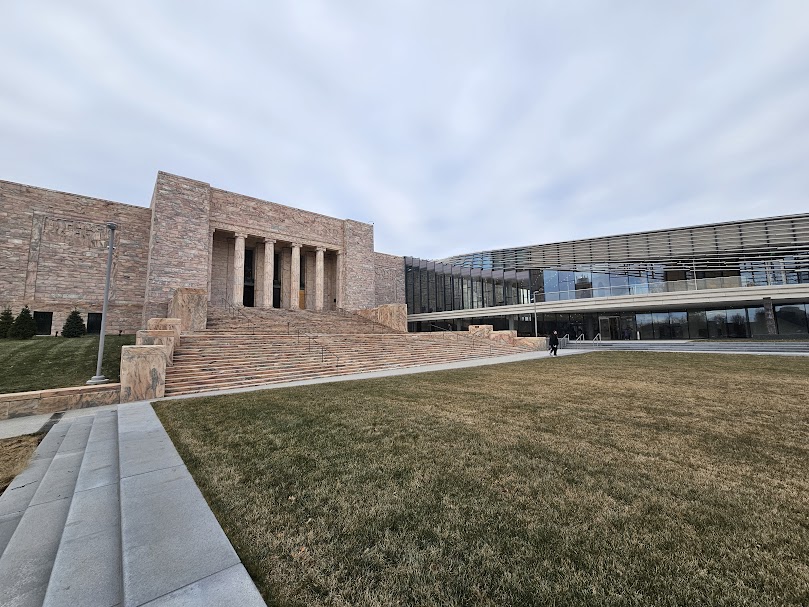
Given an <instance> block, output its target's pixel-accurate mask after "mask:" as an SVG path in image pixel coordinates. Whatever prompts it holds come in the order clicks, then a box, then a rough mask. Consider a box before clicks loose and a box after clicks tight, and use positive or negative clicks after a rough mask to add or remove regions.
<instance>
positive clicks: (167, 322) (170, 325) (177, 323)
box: [146, 318, 182, 346]
mask: <svg viewBox="0 0 809 607" xmlns="http://www.w3.org/2000/svg"><path fill="white" fill-rule="evenodd" d="M181 327H182V321H181V320H180V319H179V318H150V319H149V320H148V321H146V330H147V331H174V345H175V346H177V345H178V344H179V343H180V333H181Z"/></svg>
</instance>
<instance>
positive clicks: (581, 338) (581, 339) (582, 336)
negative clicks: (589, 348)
mask: <svg viewBox="0 0 809 607" xmlns="http://www.w3.org/2000/svg"><path fill="white" fill-rule="evenodd" d="M576 341H584V333H580V334H579V336H578V337H577V338H576Z"/></svg>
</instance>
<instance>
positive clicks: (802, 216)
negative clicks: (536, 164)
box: [432, 213, 809, 262]
mask: <svg viewBox="0 0 809 607" xmlns="http://www.w3.org/2000/svg"><path fill="white" fill-rule="evenodd" d="M788 219H809V213H793V214H791V215H774V216H771V217H759V218H756V219H739V220H735V221H720V222H714V223H701V224H695V225H688V226H678V227H675V228H658V229H656V230H643V231H639V232H624V233H621V234H610V235H608V236H590V237H589V238H577V239H574V240H557V241H554V242H544V243H534V244H527V245H518V246H515V247H503V248H499V249H484V250H481V251H470V252H468V253H458V254H457V255H447V256H446V257H442V258H440V259H435V260H432V261H440V262H446V261H447V260H449V259H455V258H458V257H469V256H472V255H484V254H486V253H502V252H503V251H517V250H520V249H529V248H534V247H552V246H559V245H569V244H573V243H579V242H595V241H603V240H609V239H612V238H625V237H628V236H645V235H647V234H662V233H668V232H678V231H681V230H694V229H697V228H716V227H720V226H734V225H744V224H749V223H758V222H761V221H776V220H778V221H783V220H788Z"/></svg>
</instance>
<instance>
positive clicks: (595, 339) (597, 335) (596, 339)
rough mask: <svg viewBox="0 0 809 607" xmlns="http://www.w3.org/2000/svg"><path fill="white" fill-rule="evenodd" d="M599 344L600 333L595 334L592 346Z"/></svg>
mask: <svg viewBox="0 0 809 607" xmlns="http://www.w3.org/2000/svg"><path fill="white" fill-rule="evenodd" d="M600 343H601V333H596V336H595V337H594V338H593V346H598V345H599V344H600Z"/></svg>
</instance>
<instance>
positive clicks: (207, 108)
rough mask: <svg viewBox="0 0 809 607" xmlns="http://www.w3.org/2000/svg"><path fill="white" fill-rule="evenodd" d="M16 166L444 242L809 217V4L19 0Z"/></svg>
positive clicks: (9, 7)
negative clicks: (230, 197)
mask: <svg viewBox="0 0 809 607" xmlns="http://www.w3.org/2000/svg"><path fill="white" fill-rule="evenodd" d="M0 20H1V21H2V23H3V25H2V35H0V179H5V180H9V181H17V182H23V183H28V184H31V185H36V186H41V187H48V188H53V189H57V190H64V191H69V192H75V193H79V194H84V195H88V196H95V197H100V198H107V199H110V200H115V201H120V202H126V203H129V204H136V205H142V206H148V205H149V201H150V198H151V194H152V189H153V187H154V181H155V177H156V173H157V171H158V170H163V171H168V172H171V173H176V174H179V175H184V176H187V177H191V178H194V179H199V180H201V181H206V182H208V183H210V184H212V185H213V186H215V187H219V188H223V189H227V190H231V191H234V192H239V193H242V194H248V195H251V196H255V197H258V198H263V199H266V200H271V201H274V202H279V203H282V204H287V205H290V206H295V207H299V208H303V209H307V210H312V211H317V212H320V213H325V214H327V215H333V216H336V217H341V218H351V219H356V220H360V221H366V222H372V223H374V225H375V234H376V249H377V250H379V251H383V252H388V253H395V254H402V255H414V256H417V257H422V258H439V257H444V256H447V255H451V254H455V253H463V252H470V251H475V250H482V249H491V248H498V247H504V246H516V245H521V244H534V243H542V242H552V241H557V240H569V239H576V238H582V237H587V236H604V235H609V234H615V233H623V232H631V231H639V230H647V229H655V228H667V227H676V226H681V225H692V224H698V223H707V222H715V221H726V220H733V219H744V218H756V217H763V216H770V215H783V214H788V213H799V212H807V211H809V203H808V202H807V200H808V198H807V193H809V1H807V0H796V1H794V2H786V1H779V0H755V1H749V2H748V1H746V0H725V1H721V0H720V1H716V0H712V1H710V2H706V1H705V0H694V1H687V0H686V1H683V0H657V1H647V0H634V1H623V0H596V1H593V2H589V1H584V0H560V1H545V2H542V1H539V0H529V1H525V2H508V1H504V0H497V1H493V0H488V1H486V2H476V1H470V0H464V1H458V2H449V1H446V2H441V1H440V0H439V1H436V0H430V1H425V2H419V1H416V0H406V1H402V2H394V1H391V0H384V1H367V2H358V1H350V0H349V1H340V2H335V1H333V0H332V1H323V2H319V1H314V0H313V1H309V0H289V1H287V2H265V1H259V0H254V1H252V2H242V1H237V0H228V1H227V2H222V1H219V2H201V1H193V2H192V1H190V0H189V1H185V2H179V1H171V0H159V1H156V0H149V1H143V0H138V1H137V2H116V1H109V0H107V1H104V2H100V1H99V2H85V1H81V0H72V1H71V2H65V1H64V0H58V1H50V2H43V1H39V0H2V1H0Z"/></svg>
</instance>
